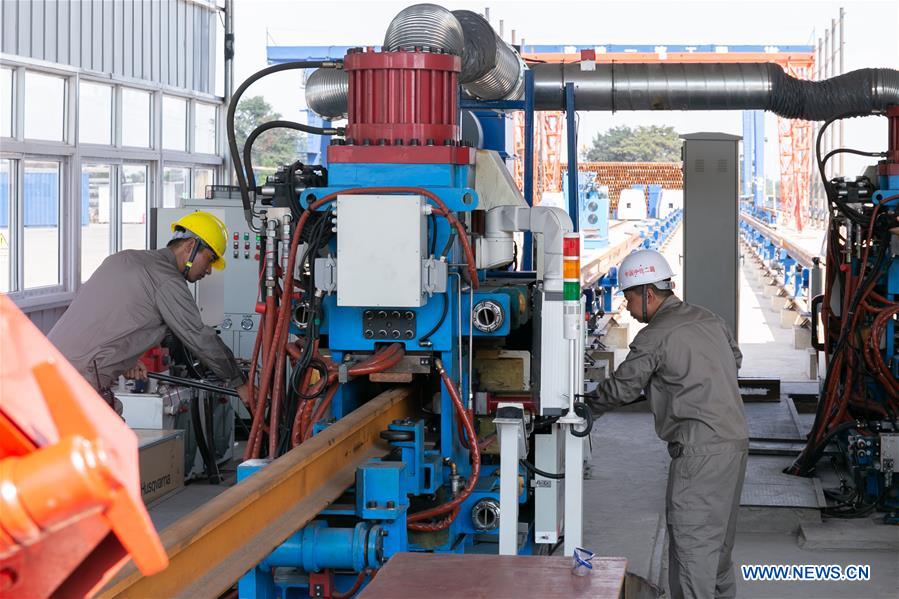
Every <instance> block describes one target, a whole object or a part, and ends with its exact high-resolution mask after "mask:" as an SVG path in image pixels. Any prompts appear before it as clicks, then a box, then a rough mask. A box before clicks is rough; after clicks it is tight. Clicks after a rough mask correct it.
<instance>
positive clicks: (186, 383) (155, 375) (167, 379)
mask: <svg viewBox="0 0 899 599" xmlns="http://www.w3.org/2000/svg"><path fill="white" fill-rule="evenodd" d="M147 378H151V379H156V380H157V381H162V382H164V383H171V384H173V385H181V386H183V387H193V388H194V389H202V390H203V391H211V392H212V393H220V394H222V395H230V396H231V397H240V394H239V393H238V392H237V391H235V390H234V389H229V388H228V387H220V386H218V385H213V384H211V383H204V382H202V381H195V380H194V379H185V378H181V377H180V376H171V375H169V374H161V373H159V372H148V373H147Z"/></svg>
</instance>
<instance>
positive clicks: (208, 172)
mask: <svg viewBox="0 0 899 599" xmlns="http://www.w3.org/2000/svg"><path fill="white" fill-rule="evenodd" d="M213 183H215V170H214V169H211V168H195V169H194V185H193V188H194V195H193V197H195V198H205V197H206V186H207V185H212V184H213Z"/></svg>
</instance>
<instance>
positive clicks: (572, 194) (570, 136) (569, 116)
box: [565, 82, 580, 233]
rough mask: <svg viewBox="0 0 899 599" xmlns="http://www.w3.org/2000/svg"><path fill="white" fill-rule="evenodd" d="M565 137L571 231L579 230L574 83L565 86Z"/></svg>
mask: <svg viewBox="0 0 899 599" xmlns="http://www.w3.org/2000/svg"><path fill="white" fill-rule="evenodd" d="M565 135H566V139H567V142H568V216H569V217H571V225H572V227H573V228H572V231H574V232H575V233H577V232H578V231H579V230H580V219H579V218H578V208H579V204H580V202H578V184H577V113H576V112H575V110H574V83H571V82H569V83H566V84H565Z"/></svg>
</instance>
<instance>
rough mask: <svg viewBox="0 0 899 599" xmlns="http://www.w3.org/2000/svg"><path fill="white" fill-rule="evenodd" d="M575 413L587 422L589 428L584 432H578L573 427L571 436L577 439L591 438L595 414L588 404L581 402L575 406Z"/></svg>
mask: <svg viewBox="0 0 899 599" xmlns="http://www.w3.org/2000/svg"><path fill="white" fill-rule="evenodd" d="M574 413H575V414H577V415H578V416H580V417H581V418H583V419H584V420H586V421H587V426H586V427H585V428H584V430H582V431H579V430H576V429H575V428H574V427H573V426H572V427H571V434H572V435H574V436H575V437H589V436H590V431H592V430H593V412H592V411H591V410H590V408H588V407H587V404H585V403H583V402H580V401H579V402H577V403H575V404H574Z"/></svg>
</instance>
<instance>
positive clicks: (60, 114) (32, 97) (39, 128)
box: [24, 71, 66, 141]
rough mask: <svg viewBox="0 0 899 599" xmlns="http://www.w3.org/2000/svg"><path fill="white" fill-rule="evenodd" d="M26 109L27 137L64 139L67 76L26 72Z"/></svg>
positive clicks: (53, 139) (50, 139) (51, 139)
mask: <svg viewBox="0 0 899 599" xmlns="http://www.w3.org/2000/svg"><path fill="white" fill-rule="evenodd" d="M24 109H25V137H26V138H28V139H43V140H47V141H65V130H66V80H65V79H63V78H62V77H56V76H53V75H44V74H42V73H34V72H32V71H27V72H26V73H25V106H24Z"/></svg>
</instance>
